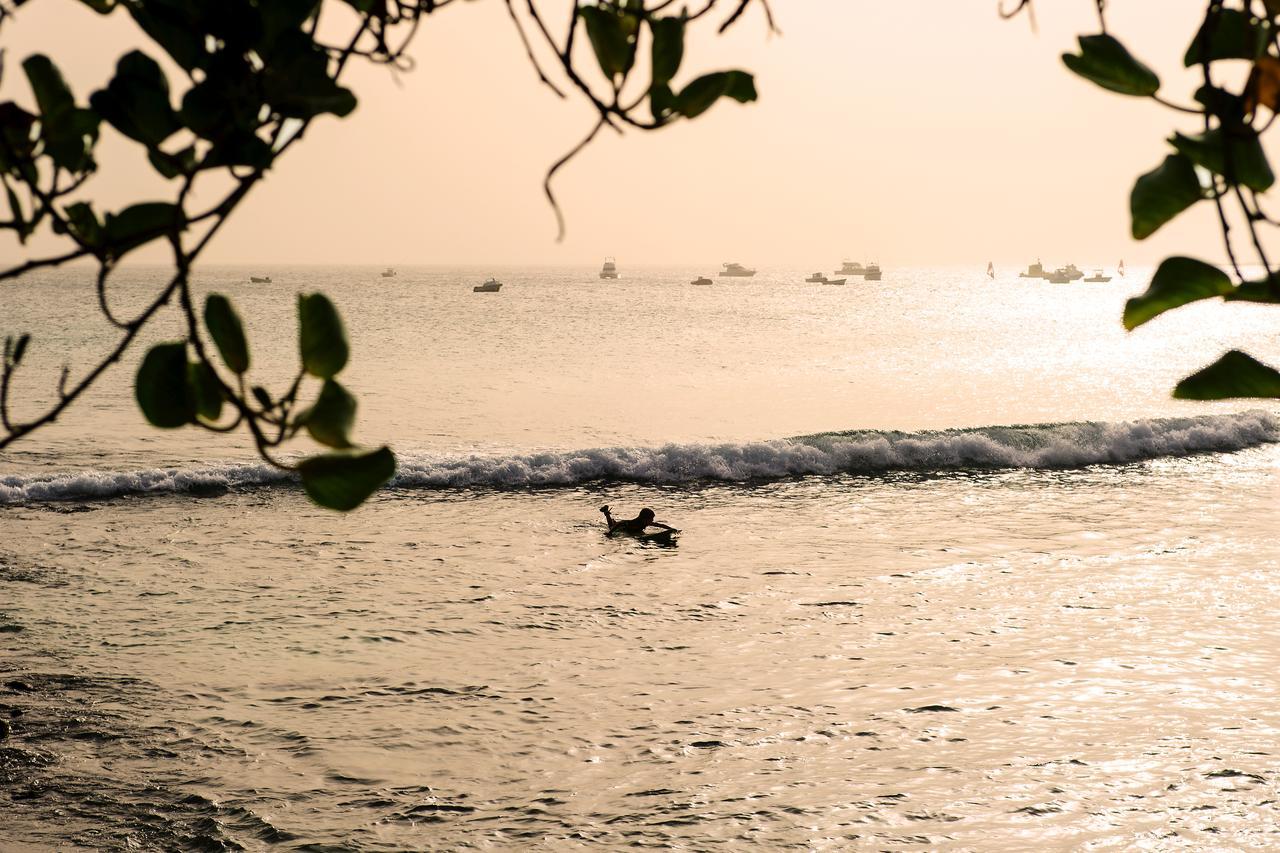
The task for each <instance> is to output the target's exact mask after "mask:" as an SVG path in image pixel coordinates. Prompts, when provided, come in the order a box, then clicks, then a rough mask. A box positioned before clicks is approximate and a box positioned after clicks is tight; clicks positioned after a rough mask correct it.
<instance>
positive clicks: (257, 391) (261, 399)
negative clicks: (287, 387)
mask: <svg viewBox="0 0 1280 853" xmlns="http://www.w3.org/2000/svg"><path fill="white" fill-rule="evenodd" d="M249 391H250V393H251V394H253V399H255V400H257V401H258V405H259V406H261V407H262V408H263V409H264V410H270V409H272V408H274V407H275V404H274V403H272V402H271V395H270V394H268V393H267V389H266V388H263V387H262V386H261V385H254V386H253V387H252V388H250V389H249Z"/></svg>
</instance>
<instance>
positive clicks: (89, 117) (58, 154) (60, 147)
mask: <svg viewBox="0 0 1280 853" xmlns="http://www.w3.org/2000/svg"><path fill="white" fill-rule="evenodd" d="M22 68H23V70H24V71H26V73H27V79H28V80H30V82H31V90H32V91H33V92H34V93H35V96H36V103H37V104H38V105H39V107H40V138H41V139H43V140H44V148H45V153H47V154H48V155H49V157H50V158H51V159H52V160H53V162H54V163H56V164H57V165H59V166H61V167H62V168H64V169H67V170H68V171H71V172H84V171H88V170H89V169H91V168H93V156H92V152H93V146H94V143H96V142H97V140H98V116H97V114H96V113H94V112H93V111H91V110H86V109H80V108H78V107H76V105H75V99H74V98H73V97H72V95H71V90H70V89H69V88H67V83H66V81H65V80H63V79H62V73H61V72H60V71H59V70H58V68H57V66H55V65H54V64H53V62H52V61H51V60H50V59H49V57H47V56H44V55H43V54H35V55H34V56H30V57H28V58H27V60H26V61H25V62H23V63H22Z"/></svg>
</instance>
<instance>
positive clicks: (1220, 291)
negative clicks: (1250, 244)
mask: <svg viewBox="0 0 1280 853" xmlns="http://www.w3.org/2000/svg"><path fill="white" fill-rule="evenodd" d="M1230 292H1231V279H1229V278H1227V275H1226V273H1224V272H1222V270H1220V269H1218V268H1217V267H1214V266H1210V265H1209V264H1206V263H1205V262H1204V261H1197V260H1196V259H1195V258H1182V257H1174V258H1165V259H1164V260H1163V261H1161V262H1160V266H1159V267H1157V268H1156V274H1155V276H1153V277H1152V279H1151V284H1150V286H1149V287H1148V288H1147V292H1146V293H1144V294H1142V295H1141V296H1135V297H1133V298H1132V299H1130V300H1129V301H1128V302H1126V303H1125V305H1124V327H1125V328H1126V329H1129V330H1131V331H1132V330H1133V329H1136V328H1137V327H1138V326H1141V325H1142V324H1143V323H1145V322H1147V321H1148V320H1150V319H1151V318H1152V317H1157V316H1159V315H1161V314H1163V313H1164V312H1165V311H1168V310H1170V309H1172V308H1177V307H1179V306H1181V305H1186V304H1187V303H1188V302H1195V301H1196V300H1199V299H1209V298H1211V297H1214V296H1225V295H1226V294H1228V293H1230Z"/></svg>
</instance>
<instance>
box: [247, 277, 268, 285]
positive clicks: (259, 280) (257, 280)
mask: <svg viewBox="0 0 1280 853" xmlns="http://www.w3.org/2000/svg"><path fill="white" fill-rule="evenodd" d="M249 281H251V282H253V283H254V284H270V283H271V276H269V275H251V276H249Z"/></svg>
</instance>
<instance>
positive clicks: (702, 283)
mask: <svg viewBox="0 0 1280 853" xmlns="http://www.w3.org/2000/svg"><path fill="white" fill-rule="evenodd" d="M689 283H690V284H696V285H699V286H705V285H708V284H711V279H709V278H707V277H706V276H704V275H700V276H698V277H697V278H695V279H694V280H693V281H691V282H689Z"/></svg>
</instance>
